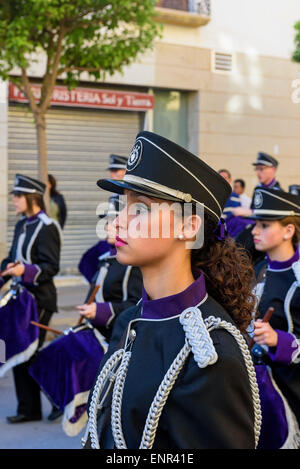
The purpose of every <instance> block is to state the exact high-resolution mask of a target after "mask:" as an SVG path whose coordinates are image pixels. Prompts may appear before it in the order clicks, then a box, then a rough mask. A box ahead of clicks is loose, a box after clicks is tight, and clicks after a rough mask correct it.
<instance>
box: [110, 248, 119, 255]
mask: <svg viewBox="0 0 300 469" xmlns="http://www.w3.org/2000/svg"><path fill="white" fill-rule="evenodd" d="M109 254H110V255H111V256H116V255H117V248H116V247H115V246H110V248H109Z"/></svg>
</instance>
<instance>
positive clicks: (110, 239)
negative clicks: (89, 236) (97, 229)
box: [105, 220, 116, 245]
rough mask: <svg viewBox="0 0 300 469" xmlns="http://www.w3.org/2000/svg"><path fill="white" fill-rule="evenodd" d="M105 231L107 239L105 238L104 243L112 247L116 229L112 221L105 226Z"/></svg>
mask: <svg viewBox="0 0 300 469" xmlns="http://www.w3.org/2000/svg"><path fill="white" fill-rule="evenodd" d="M105 230H106V233H107V237H106V241H107V242H108V243H109V244H112V245H114V244H115V242H116V228H115V226H114V225H113V221H112V220H109V221H108V222H107V224H106V226H105Z"/></svg>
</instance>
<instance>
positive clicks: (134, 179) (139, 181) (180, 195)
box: [123, 174, 220, 220]
mask: <svg viewBox="0 0 300 469" xmlns="http://www.w3.org/2000/svg"><path fill="white" fill-rule="evenodd" d="M123 181H124V182H128V183H131V184H135V185H141V186H143V187H144V188H147V189H153V190H155V191H156V192H163V193H164V194H167V195H169V196H171V197H174V199H175V200H176V199H177V200H178V199H180V200H182V201H183V202H186V203H190V202H196V203H197V204H200V205H203V206H204V208H205V209H207V210H209V211H210V212H211V213H212V214H213V215H214V216H215V217H216V218H217V220H219V219H220V216H219V215H218V214H217V213H216V212H214V211H213V210H211V209H210V208H209V207H207V206H206V205H204V204H203V203H202V202H199V201H198V200H195V199H193V197H192V195H191V194H188V193H185V192H182V191H179V190H176V189H171V188H170V187H167V186H164V185H163V184H159V183H158V182H153V181H150V180H149V179H145V178H141V177H139V176H133V175H132V174H125V176H124V178H123ZM158 196H159V194H158Z"/></svg>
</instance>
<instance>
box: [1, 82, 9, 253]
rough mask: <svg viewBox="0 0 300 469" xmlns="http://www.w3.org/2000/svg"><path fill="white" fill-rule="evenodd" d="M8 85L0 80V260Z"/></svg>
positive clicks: (3, 245) (4, 224)
mask: <svg viewBox="0 0 300 469" xmlns="http://www.w3.org/2000/svg"><path fill="white" fill-rule="evenodd" d="M7 147H8V84H7V82H3V81H2V80H0V260H2V259H3V257H4V256H5V255H6V252H7V246H6V242H7V240H6V236H7V203H8V199H7V198H8V151H7Z"/></svg>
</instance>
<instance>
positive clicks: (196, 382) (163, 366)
mask: <svg viewBox="0 0 300 469" xmlns="http://www.w3.org/2000/svg"><path fill="white" fill-rule="evenodd" d="M141 305H142V303H139V304H138V305H137V306H136V307H134V308H132V309H130V310H127V311H125V312H123V313H122V314H121V315H120V317H119V318H118V320H117V321H116V322H115V326H114V329H113V336H112V339H111V341H110V345H109V350H108V352H107V354H106V355H105V356H104V359H103V361H102V363H101V367H100V370H101V369H102V367H103V366H104V364H105V363H106V361H107V359H108V358H109V357H110V356H111V355H112V354H113V352H114V351H115V350H116V349H118V348H121V347H122V345H123V344H124V340H125V337H126V335H127V331H128V330H131V329H134V330H135V331H136V338H135V340H134V342H133V345H132V356H131V359H130V363H129V368H128V371H127V376H126V379H125V386H124V393H123V398H122V428H123V433H124V437H125V441H126V443H127V447H128V449H137V448H139V445H140V441H141V438H142V434H143V429H144V425H145V421H146V417H147V414H148V411H149V408H150V405H151V403H152V401H153V398H154V396H155V394H156V392H157V390H158V387H159V385H160V383H161V381H162V380H163V378H164V375H165V373H166V372H167V370H168V369H169V367H170V365H171V363H172V362H173V360H174V359H175V357H176V356H177V354H178V353H179V351H180V350H181V349H182V347H183V346H184V344H185V333H184V330H183V327H182V325H181V324H180V322H179V317H178V316H174V317H171V318H169V319H165V320H148V319H142V318H141V307H142V306H141ZM201 312H202V316H203V319H205V318H207V317H208V316H210V315H213V316H216V317H220V318H222V319H225V320H226V321H228V322H230V323H232V320H231V318H230V317H229V315H228V314H227V313H226V311H225V310H224V309H223V308H222V307H221V306H220V305H219V304H218V303H216V301H215V300H213V299H212V298H211V297H207V299H206V300H205V302H204V303H203V304H202V305H201ZM124 330H125V331H124ZM121 336H122V338H121V341H120V337H121ZM211 338H212V340H213V344H214V346H215V349H216V351H217V354H218V360H217V362H216V363H215V364H213V365H209V366H207V367H206V368H203V369H201V368H199V367H198V365H197V363H196V362H195V360H194V357H193V354H192V353H190V355H189V356H188V358H187V360H186V362H185V364H184V366H183V368H182V370H181V371H180V374H179V376H178V378H177V380H176V382H175V385H174V387H173V388H172V390H171V392H170V394H169V396H168V399H167V401H166V404H165V406H164V409H163V411H162V414H161V417H160V420H159V425H158V429H157V433H156V437H155V441H154V445H153V449H196V448H199V449H204V448H205V449H209V448H210V449H211V448H250V449H253V448H254V447H255V441H254V409H253V403H252V395H251V391H250V385H249V378H248V374H247V371H246V367H245V363H244V360H243V357H242V354H241V352H240V349H239V346H238V344H237V342H236V341H235V339H234V338H233V337H232V335H231V334H229V333H228V332H227V331H225V330H223V329H219V330H214V331H212V332H211ZM91 394H92V391H91ZM91 394H90V397H91ZM111 397H112V396H111V394H109V395H108V396H107V398H106V400H105V402H104V408H103V410H102V411H99V414H98V434H99V443H100V448H102V449H113V448H114V440H113V436H112V431H111V421H110V419H111V405H110V403H111ZM89 444H90V440H88V441H87V444H86V448H88V447H89Z"/></svg>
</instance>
